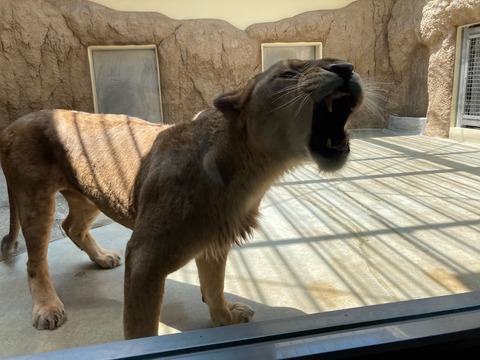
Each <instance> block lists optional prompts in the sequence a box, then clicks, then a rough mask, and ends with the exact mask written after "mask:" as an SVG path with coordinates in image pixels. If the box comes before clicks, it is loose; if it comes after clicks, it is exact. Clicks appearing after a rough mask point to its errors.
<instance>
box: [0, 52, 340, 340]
mask: <svg viewBox="0 0 480 360" xmlns="http://www.w3.org/2000/svg"><path fill="white" fill-rule="evenodd" d="M299 64H300V65H301V67H299V68H301V69H303V70H304V71H305V73H306V75H309V73H307V70H308V71H310V72H312V71H316V73H314V75H315V76H311V78H310V80H309V82H307V81H305V84H306V85H304V86H305V88H306V87H307V86H308V87H309V88H312V87H313V90H309V91H312V92H313V91H317V88H315V87H318V88H319V89H320V90H318V92H319V95H318V97H322V96H326V95H328V94H329V92H328V91H330V92H332V90H328V91H327V88H328V89H331V88H334V87H333V86H334V85H331V84H330V82H339V80H338V79H337V78H339V77H338V76H337V75H334V74H333V73H331V72H329V71H326V70H324V69H323V68H322V66H323V67H325V66H327V65H328V64H329V63H328V61H324V62H321V61H320V62H311V63H309V64H308V65H309V67H307V66H305V64H303V63H301V62H297V63H294V62H288V61H286V62H284V63H283V64H281V65H278V66H279V67H280V69H281V70H283V71H285V69H286V70H288V69H290V68H292V67H295V66H297V67H298V66H299ZM295 69H297V68H295ZM278 71H279V70H277V72H276V73H275V76H278ZM273 76H274V75H273V73H272V74H270V73H264V74H262V75H259V76H257V77H256V78H255V79H253V80H252V81H251V82H250V83H249V84H247V85H246V86H245V87H244V88H243V89H240V90H238V91H234V92H231V93H227V94H224V95H222V96H220V97H219V98H217V99H216V100H215V106H216V107H217V109H215V110H214V109H210V110H205V111H203V112H201V113H199V114H198V115H197V116H196V117H195V120H193V121H187V122H185V123H182V124H178V125H174V126H169V125H158V124H152V123H149V122H145V121H143V120H140V119H136V118H132V117H128V116H124V115H102V114H89V113H82V112H74V111H67V110H45V111H40V112H36V113H32V114H29V115H26V116H24V117H22V118H20V119H19V120H17V121H16V122H14V123H13V124H12V125H10V126H9V127H8V128H6V129H5V130H4V132H3V133H2V135H1V160H2V167H3V170H4V173H5V176H6V180H7V185H8V191H9V198H10V208H11V226H10V233H9V235H7V236H6V237H5V238H4V240H3V242H2V250H3V251H4V252H6V253H9V252H11V251H12V250H13V247H14V244H15V242H16V237H17V235H18V231H19V227H20V226H21V227H22V230H23V233H24V235H25V240H26V244H27V249H28V264H27V265H28V266H27V269H28V279H29V285H30V290H31V294H32V299H33V303H34V309H33V318H34V325H35V326H36V327H38V328H40V329H43V328H47V329H51V328H55V327H57V326H60V325H61V324H62V323H63V321H64V320H65V318H66V317H65V313H64V308H63V304H62V303H61V301H60V299H59V298H58V296H57V294H56V292H55V288H54V286H53V282H52V280H51V277H50V275H49V273H48V265H47V262H46V253H47V246H48V238H49V234H50V228H51V224H52V221H53V213H54V194H55V193H56V192H58V191H60V192H61V193H62V194H63V195H64V196H65V198H66V199H67V202H68V205H69V214H68V217H67V218H66V219H65V221H64V223H63V225H62V226H63V228H64V230H65V231H66V233H67V235H68V236H69V237H70V238H71V239H72V240H73V241H74V242H75V243H76V244H77V245H78V246H79V247H80V248H81V249H82V250H84V251H85V252H86V253H87V254H88V255H89V257H90V258H91V259H92V260H93V261H95V262H96V263H97V264H99V265H100V266H102V267H114V266H118V265H119V264H120V258H119V256H118V254H116V253H115V252H112V251H109V250H106V249H103V248H101V247H100V246H99V245H98V244H97V243H96V241H95V240H94V239H93V238H92V237H91V235H90V234H89V232H88V229H89V227H90V225H91V223H92V221H93V220H94V218H95V216H96V215H97V214H98V213H99V211H102V212H104V213H105V214H106V215H108V216H109V217H111V218H112V219H113V220H115V221H117V222H118V223H120V224H123V225H124V226H126V227H128V228H131V229H132V230H133V232H132V237H131V239H130V241H129V242H128V244H127V250H126V264H125V265H126V270H125V307H124V326H125V336H126V338H134V337H141V336H149V335H155V334H156V329H157V326H158V320H159V316H160V309H161V299H162V296H163V286H164V282H165V278H166V276H167V275H168V274H170V273H171V272H173V271H175V270H177V269H178V268H180V267H181V266H183V265H184V264H186V263H187V262H188V261H190V260H191V259H196V262H197V267H198V270H199V277H200V282H201V291H202V295H203V297H204V300H205V302H206V303H207V305H208V306H209V308H210V313H211V316H212V321H213V322H214V324H216V325H226V324H231V323H238V322H244V321H249V320H250V318H251V316H252V314H253V312H252V311H251V309H250V308H248V307H247V306H245V305H242V304H236V303H233V304H228V303H226V302H225V300H224V298H223V281H224V272H225V264H226V259H227V254H228V250H229V248H230V246H231V245H232V244H233V243H236V242H241V241H243V240H244V239H246V238H247V237H248V236H249V235H250V234H251V232H252V231H253V229H254V228H255V226H256V224H257V215H258V207H259V204H260V201H261V199H262V197H263V195H264V194H265V192H266V191H267V190H268V188H269V187H270V185H271V184H272V183H273V182H274V181H275V180H276V179H277V178H278V177H279V176H281V175H282V174H283V173H284V172H285V171H287V170H289V169H292V168H293V167H294V166H296V165H298V164H299V163H301V162H302V161H304V160H305V159H307V158H308V151H307V144H308V141H309V136H310V132H311V131H312V130H311V127H312V125H311V123H312V111H313V110H312V109H313V102H312V101H311V100H310V99H309V98H307V97H305V99H306V100H305V102H303V103H302V104H301V105H302V106H301V107H300V106H299V105H298V104H296V103H295V97H296V96H298V94H297V92H300V91H304V92H305V93H306V90H305V89H303V90H302V89H300V90H296V89H294V90H296V91H297V92H294V91H293V90H292V91H291V92H292V93H291V94H290V93H289V92H286V91H284V93H283V94H282V93H281V92H279V94H281V96H282V97H283V98H281V103H282V104H286V105H282V106H280V105H281V104H272V103H271V101H269V100H268V99H271V98H272V96H277V95H276V94H275V93H274V92H278V91H280V90H282V88H280V89H275V88H274V87H275V82H274V81H277V80H275V79H274V78H273ZM342 82H343V80H342ZM286 84H288V83H286ZM312 84H313V85H312ZM279 86H280V85H279ZM335 86H339V85H335ZM284 87H285V85H284ZM322 91H323V93H325V94H326V95H325V94H323V93H322ZM322 94H323V95H322ZM300 95H302V93H301V92H300ZM309 96H310V97H313V95H309ZM315 101H316V100H315ZM341 141H342V144H343V143H344V142H345V139H341ZM345 159H346V155H345V156H343V155H342V157H341V158H339V160H338V163H339V164H340V165H338V164H336V163H335V164H333V165H332V164H330V165H328V166H332V167H334V168H335V167H340V166H341V165H343V162H344V161H345ZM325 164H326V163H325ZM319 165H320V167H322V165H321V164H320V163H319ZM327 170H330V169H327Z"/></svg>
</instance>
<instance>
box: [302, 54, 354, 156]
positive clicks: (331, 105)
mask: <svg viewBox="0 0 480 360" xmlns="http://www.w3.org/2000/svg"><path fill="white" fill-rule="evenodd" d="M328 70H329V71H331V72H334V73H336V74H337V75H338V76H340V77H341V78H342V79H343V85H342V86H340V87H338V88H337V89H335V90H334V91H333V92H331V93H330V94H328V95H327V96H326V97H324V98H323V99H321V100H320V101H317V102H316V103H315V106H314V111H313V119H312V132H311V136H310V143H309V148H310V151H311V153H312V155H313V156H314V157H315V158H317V160H318V156H320V157H322V158H324V159H331V160H338V159H339V158H342V157H345V156H346V154H348V152H349V151H350V146H349V139H348V135H347V134H346V132H345V124H346V122H347V120H348V118H349V116H350V114H351V113H352V111H353V110H354V109H355V108H356V107H357V106H358V105H359V104H360V102H361V98H362V87H361V82H360V78H359V76H358V75H357V74H356V73H355V72H353V65H351V64H349V63H340V64H333V65H331V66H330V67H329V68H328Z"/></svg>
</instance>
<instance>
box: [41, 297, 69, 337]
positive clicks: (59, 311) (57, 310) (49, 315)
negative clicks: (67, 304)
mask: <svg viewBox="0 0 480 360" xmlns="http://www.w3.org/2000/svg"><path fill="white" fill-rule="evenodd" d="M66 319H67V316H66V314H65V309H64V307H63V304H62V303H61V302H60V304H56V305H51V306H44V307H38V308H37V309H35V310H34V311H33V326H34V327H36V328H37V329H38V330H53V329H55V328H57V327H60V326H61V325H62V324H63V323H64V322H65V320H66Z"/></svg>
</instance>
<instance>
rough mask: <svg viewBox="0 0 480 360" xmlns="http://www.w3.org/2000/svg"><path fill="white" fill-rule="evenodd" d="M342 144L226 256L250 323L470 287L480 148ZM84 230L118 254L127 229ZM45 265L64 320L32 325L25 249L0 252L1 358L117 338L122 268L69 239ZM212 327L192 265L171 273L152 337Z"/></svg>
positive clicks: (275, 198) (419, 140) (268, 201)
mask: <svg viewBox="0 0 480 360" xmlns="http://www.w3.org/2000/svg"><path fill="white" fill-rule="evenodd" d="M351 147H352V154H351V158H350V161H349V163H348V165H347V166H346V167H345V169H343V170H342V171H341V172H340V173H337V174H329V175H324V174H321V173H319V172H318V171H317V170H316V168H315V167H314V165H313V164H307V165H305V166H304V167H302V168H300V169H298V170H297V171H295V172H293V173H291V174H289V175H288V176H285V177H284V178H283V179H282V181H281V182H280V183H278V184H277V185H275V186H274V187H273V188H272V189H271V190H270V191H269V192H268V194H267V195H266V197H265V199H264V201H263V203H262V205H261V212H262V219H261V227H260V229H259V230H258V231H257V232H256V233H255V236H254V237H253V239H252V240H251V242H250V243H248V244H246V245H244V246H243V247H242V248H234V249H233V251H232V252H231V255H230V258H229V263H228V269H227V275H226V296H227V299H228V300H231V301H240V302H243V303H246V304H248V305H250V306H251V307H252V308H253V309H254V310H255V311H256V314H255V321H256V322H259V321H262V320H266V319H275V318H282V317H289V316H295V315H300V314H311V313H317V312H325V311H330V310H337V309H345V308H352V307H360V306H364V305H372V304H380V303H387V302H396V301H402V300H409V299H419V298H427V297H434V296H439V295H448V294H455V293H463V292H468V291H478V290H480V261H478V259H479V258H480V146H478V145H473V144H465V143H459V142H455V141H452V140H446V139H435V138H429V137H424V136H392V135H390V134H388V133H385V132H382V131H381V130H376V131H370V130H362V131H356V132H355V133H354V139H353V140H352V146H351ZM2 181H3V179H2ZM0 190H2V191H4V188H1V189H0ZM2 196H5V195H2ZM2 205H4V204H3V203H2ZM5 213H6V212H2V216H4V215H3V214H5ZM7 214H8V213H7ZM2 222H3V223H7V219H6V218H5V219H3V218H2ZM3 226H4V227H5V224H4V225H3ZM2 229H3V228H2ZM92 233H93V234H94V236H95V237H96V238H97V239H98V240H99V241H100V242H101V243H102V245H103V246H105V247H109V248H112V249H117V250H119V251H121V252H122V254H123V252H124V251H123V249H124V246H125V243H126V241H127V240H128V238H129V234H130V231H129V230H127V229H125V228H123V227H121V226H119V225H117V224H112V223H110V224H103V225H102V226H99V227H97V228H95V229H94V230H93V231H92ZM2 235H3V234H2ZM49 261H50V270H51V273H52V276H53V278H54V281H55V284H56V288H57V291H58V293H59V296H60V298H61V299H62V300H63V302H64V304H65V307H66V310H67V313H68V321H67V322H66V323H65V324H64V325H63V326H62V327H61V328H59V329H58V330H55V331H46V330H45V331H38V330H36V329H34V328H33V327H32V326H31V310H32V309H31V300H30V295H29V291H28V286H27V283H26V267H25V262H26V254H25V253H24V252H21V253H20V254H18V255H16V256H15V257H13V258H11V259H10V260H2V261H1V262H0V339H1V345H0V356H2V357H6V356H13V355H23V354H30V353H35V352H45V351H52V350H57V349H65V348H71V347H78V346H84V345H91V344H100V343H107V342H112V341H119V340H122V339H123V329H122V299H123V270H124V268H123V266H121V267H119V268H116V269H112V270H99V269H98V268H97V267H96V266H95V265H94V264H92V263H91V262H90V261H89V260H88V257H87V256H86V255H85V254H84V253H81V252H80V251H79V250H78V249H77V248H76V246H75V245H73V243H72V242H71V241H70V240H68V239H65V238H60V239H58V240H56V241H53V242H52V243H51V245H50V253H49ZM209 326H210V322H209V315H208V309H207V307H206V306H205V305H204V304H203V303H202V301H201V296H200V291H199V287H198V280H197V274H196V268H195V265H194V264H193V263H191V264H188V265H187V266H186V267H184V268H183V269H181V270H180V271H178V272H176V273H174V274H172V275H171V276H170V277H169V280H168V282H167V289H166V294H165V301H164V307H163V313H162V324H161V327H160V334H167V333H174V332H180V331H182V332H183V331H188V330H191V329H198V328H204V327H209Z"/></svg>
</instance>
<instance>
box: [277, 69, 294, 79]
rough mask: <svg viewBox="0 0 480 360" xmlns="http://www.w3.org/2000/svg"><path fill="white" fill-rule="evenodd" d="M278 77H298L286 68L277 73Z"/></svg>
mask: <svg viewBox="0 0 480 360" xmlns="http://www.w3.org/2000/svg"><path fill="white" fill-rule="evenodd" d="M279 77H281V78H283V79H296V78H298V73H296V72H294V71H291V70H286V71H283V72H281V73H280V74H279Z"/></svg>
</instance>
